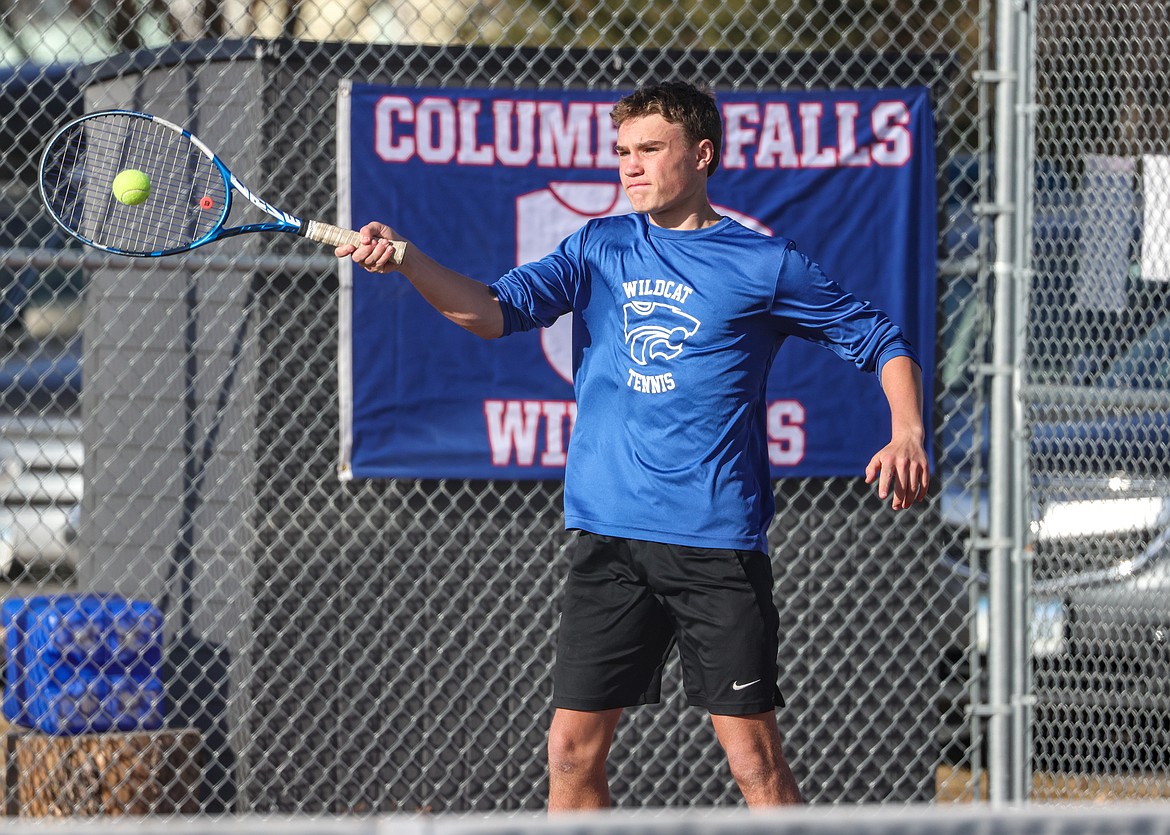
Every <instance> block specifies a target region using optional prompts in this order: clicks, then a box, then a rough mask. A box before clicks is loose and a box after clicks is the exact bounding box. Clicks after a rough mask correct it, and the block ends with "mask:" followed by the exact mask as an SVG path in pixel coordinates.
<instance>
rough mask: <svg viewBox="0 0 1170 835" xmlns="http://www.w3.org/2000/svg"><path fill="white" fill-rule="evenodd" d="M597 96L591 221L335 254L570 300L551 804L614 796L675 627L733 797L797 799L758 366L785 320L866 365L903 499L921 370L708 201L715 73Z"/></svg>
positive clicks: (517, 311)
mask: <svg viewBox="0 0 1170 835" xmlns="http://www.w3.org/2000/svg"><path fill="white" fill-rule="evenodd" d="M612 118H613V121H614V124H615V126H616V127H617V147H616V151H617V154H618V157H619V160H620V178H621V183H622V186H623V188H624V189H625V192H626V194H627V195H628V197H629V200H630V203H631V204H632V205H633V207H634V213H633V214H629V215H625V216H620V217H608V218H600V219H594V220H591V221H589V222H588V223H587V224H586V225H585V226H584V227H583V228H582V229H580V230H579V231H578V232H576V233H574V234H572V235H570V236H569V237H568V238H566V239H565V240H564V241H563V242H562V243H561V244H560V246H559V247H558V248H557V249H556V250H555V251H554V252H553V253H551V254H550V255H548V256H546V257H545V258H543V259H541V260H539V261H536V262H533V263H529V264H524V265H522V266H519V267H517V268H515V269H514V270H511V271H510V272H508V273H507V274H505V275H504V276H503V277H502V278H500V279H499V280H497V281H495V282H494V283H493V284H490V285H485V284H483V283H480V282H478V281H475V280H473V279H470V278H468V277H466V276H463V275H461V274H459V273H456V272H454V271H452V270H449V269H447V268H446V267H443V266H442V265H440V264H439V263H437V262H436V261H434V260H433V259H431V258H430V257H428V256H427V255H426V254H425V253H423V252H421V251H419V249H418V248H417V247H415V246H408V247H407V250H406V255H405V258H404V260H403V262H402V264H401V266H399V267H395V265H394V264H393V262H392V261H391V254H392V251H391V247H390V246H389V245H388V244H387V243H386V241H388V240H389V239H391V238H395V239H401V236H400V235H399V234H398V233H397V232H395V231H393V230H391V229H390V227H388V226H386V225H385V224H382V223H371V224H368V225H367V226H364V227H363V228H362V229H361V234H362V243H361V245H360V246H358V247H357V248H356V249H355V248H354V247H352V246H343V247H339V248H338V249H337V255H338V257H346V256H349V257H352V258H353V260H354V261H355V262H356V263H357V264H359V265H360V266H362V267H363V268H365V269H366V270H369V271H370V272H375V273H380V272H391V271H392V270H394V269H398V270H399V271H400V272H402V273H403V274H404V275H405V276H406V277H407V279H409V280H410V282H411V283H412V284H413V285H414V286H415V287H416V288H417V289H418V291H419V292H420V293H421V294H422V295H423V296H424V297H425V298H426V300H427V301H428V302H430V304H432V305H433V306H434V307H435V308H436V309H438V310H439V312H440V313H442V314H443V315H444V316H446V317H447V318H448V319H450V320H451V321H453V322H455V323H456V324H458V325H460V326H462V327H464V328H466V329H467V330H469V331H471V332H472V333H475V334H478V335H480V336H482V337H485V338H489V339H490V338H495V337H499V336H506V335H508V334H511V333H515V332H517V331H524V330H529V329H531V328H536V327H547V326H549V325H551V324H552V323H553V322H554V321H556V319H557V318H558V317H560V316H562V315H564V314H566V313H569V312H572V313H573V314H574V324H573V356H574V366H573V370H574V387H575V393H576V399H577V409H578V412H577V420H576V424H575V426H574V430H573V437H572V442H571V443H570V445H569V452H568V463H567V466H566V469H565V490H564V497H565V498H564V501H565V525H566V527H567V528H568V529H570V530H575V531H577V532H578V533H577V539H576V543H575V548H574V554H573V556H572V559H571V565H570V568H569V575H568V578H567V581H566V587H565V598H564V602H563V607H562V615H561V624H560V630H559V634H558V642H557V659H556V666H555V669H554V674H553V704H554V707H555V711H554V714H553V718H552V723H551V727H550V730H549V740H548V761H549V810H550V811H562V810H574V809H594V808H603V807H607V806H609V805H610V794H609V784H608V780H607V777H606V761H607V759H608V756H609V749H610V745H611V742H612V740H613V735H614V731H615V728H616V727H617V723H618V720H619V718H620V716H621V714H622V711H623V710H624V709H625V708H628V707H632V706H635V705H641V704H647V703H655V702H657V701H659V698H660V684H661V674H662V668H663V665H664V663H665V662H666V659H667V657H668V654H669V653H670V652H671V651H672V649H673V647H675V646H677V647H678V649H679V653H680V658H681V662H682V673H683V685H684V689H685V692H686V696H687V700H688V703H689V704H691V705H693V706H696V707H700V708H704V709H705V710H707V711H708V713H709V714H710V716H711V721H712V724H713V726H714V729H715V733H716V735H717V737H718V739H719V742H720V743H721V745H722V747H723V749H724V751H725V753H726V755H727V758H728V763H729V765H730V769H731V773H732V775H733V776H734V778H735V780H736V782H737V784H738V786H739V788H740V790H741V791H742V793H743V796H744V798H745V800H746V802H747V804H748V805H749V806H752V807H763V806H775V805H781V804H794V803H799V802H801V797H800V791H799V788H798V786H797V783H796V780H795V779H794V778H793V774H792V771H791V769H790V768H789V766H788V763H787V761H786V759H785V757H784V753H783V750H782V744H781V736H780V732H779V728H778V725H777V721H776V712H775V711H776V707H777V706H779V705H782V704H783V700H782V698H781V695H780V692H779V689H778V687H777V685H776V680H777V655H778V651H779V636H778V625H779V616H778V613H777V609H776V606H775V604H774V602H773V594H772V570H771V563H770V560H769V557H768V543H767V538H766V531H767V527H768V522H769V520H770V519H771V517H772V515H773V512H774V510H775V500H774V498H773V494H772V490H771V482H770V476H769V466H768V455H767V443H766V431H765V430H766V428H765V408H766V406H765V384H766V381H767V378H768V371H769V369H770V368H771V365H772V360H773V357H774V356H775V355H776V351H777V349H778V348H779V347H780V345H781V343H783V342H784V340H785V339H786V338H788V337H789V336H796V337H800V338H803V339H808V340H812V341H814V342H817V343H819V344H821V345H824V346H825V347H827V348H829V349H830V350H832V351H834V352H835V353H836V354H838V355H839V356H840V357H841V358H842V359H844V360H846V361H848V362H852V363H854V364H855V365H857V366H858V367H860V368H862V369H864V370H867V371H870V372H874V373H876V374H877V375H879V379H880V383H881V387H882V390H883V392H884V393H885V397H886V399H887V401H888V402H889V408H890V413H891V421H892V428H893V431H892V438H891V440H890V443H889V444H888V445H887V446H885V447H884V448H883V449H881V450H880V451H878V452H877V453H876V454H875V455H874V456H873V458H872V459H871V460H870V461H869V464H868V466H867V467H866V470H865V480H866V483H870V484H872V483H874V482H876V484H877V493H878V496H879V497H880V498H881V499H882V500H885V499H886V498H890V504H891V507H892V508H893V509H894V510H901V509H904V508H907V507H910V506H911V505H913V504H915V503H916V502H918V501H920V500H922V499H924V498H925V496H926V491H927V487H928V483H929V477H930V474H929V467H928V464H927V456H926V452H925V449H924V445H923V442H924V429H923V422H922V405H923V404H922V383H921V370H920V368H919V363H918V360H917V358H916V356H915V353H914V351H913V349H912V348H911V346H910V345H909V344H908V343H907V342H906V340H905V338H904V337H903V335H902V332H901V330H900V329H899V328H898V327H897V326H895V325H894V324H893V323H892V322H890V320H889V319H888V318H887V316H886V315H885V314H884V313H882V312H881V311H879V310H876V309H875V308H873V307H872V306H870V305H869V304H868V303H866V302H863V301H861V300H859V299H857V298H855V297H853V296H851V295H850V294H848V293H846V292H845V291H844V290H843V289H842V288H840V287H839V286H838V285H837V284H835V283H833V282H832V281H830V280H829V279H828V278H827V277H826V276H825V275H824V273H823V272H822V271H821V269H820V267H818V266H817V264H815V263H814V262H812V261H811V260H809V258H807V257H806V256H805V255H804V254H802V253H801V252H800V251H799V250H797V249H796V248H794V246H793V244H792V242H790V241H788V240H785V239H784V238H780V237H776V238H769V237H767V236H764V235H761V234H759V233H757V232H755V231H752V230H749V229H747V228H746V227H744V226H742V225H740V224H739V223H737V222H735V221H734V220H732V219H730V218H727V217H722V216H720V215H719V214H718V213H717V212H716V211H715V210H714V209H713V208H712V206H711V203H710V202H709V200H708V197H707V178H708V177H710V176H711V175H712V174H713V173H714V172H715V170H716V168H717V166H718V160H719V154H720V147H721V143H722V125H721V122H720V117H719V111H718V109H717V107H716V105H715V100H714V97H713V96H712V95H711V94H710V93H709V92H707V91H706V90H704V89H702V88H699V87H696V86H694V85H690V84H684V83H677V82H670V83H664V84H658V85H654V86H650V87H644V88H641V89H639V90H637V91H635V92H634V93H632V94H630V95H629V96H626V97H625V98H623V99H621V100H620V101H619V102H618V104H617V105H616V106H615V108H614V110H613V112H612ZM659 279H661V280H659Z"/></svg>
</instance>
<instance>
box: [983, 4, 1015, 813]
mask: <svg viewBox="0 0 1170 835" xmlns="http://www.w3.org/2000/svg"><path fill="white" fill-rule="evenodd" d="M1016 13H1017V8H1016V4H1015V2H1013V0H997V3H996V37H995V51H996V66H995V71H994V72H993V73H992V74H991V78H990V79H989V80H990V81H991V82H993V83H994V84H995V127H994V136H993V142H994V147H995V166H994V171H995V196H994V205H993V206H992V207H990V210H991V211H992V212H993V214H994V222H993V226H992V228H993V230H994V233H995V260H994V262H993V264H992V276H993V278H994V280H995V287H994V290H993V306H994V310H993V315H994V322H993V325H992V334H991V339H992V346H991V362H992V367H991V369H990V376H991V400H990V410H991V428H990V438H989V441H990V445H991V449H990V460H989V462H988V474H989V477H990V484H989V487H988V501H989V512H990V520H989V530H988V534H989V537H990V542H989V543H988V564H987V574H988V590H987V595H988V606H989V634H988V652H987V665H988V693H987V699H988V704H987V706H986V710H987V713H988V717H989V718H988V725H987V767H988V799H989V800H990V802H991V804H992V805H993V806H997V805H1003V804H1005V803H1007V802H1008V801H1009V800H1010V799H1011V783H1012V781H1011V771H1010V768H1011V745H1010V736H1011V723H1010V721H1009V720H1010V718H1011V707H1010V702H1011V670H1012V666H1011V652H1012V642H1011V635H1012V611H1011V586H1012V582H1011V565H1012V561H1011V558H1012V551H1013V539H1012V527H1013V523H1012V507H1013V493H1014V490H1013V488H1014V485H1013V477H1014V475H1015V472H1014V469H1013V459H1014V457H1015V456H1014V455H1013V448H1012V426H1013V422H1014V421H1013V418H1014V415H1013V405H1014V400H1015V397H1014V394H1015V392H1014V377H1015V361H1016V354H1015V336H1016V331H1015V318H1014V315H1013V310H1014V306H1015V301H1016V295H1015V287H1014V279H1015V272H1016V270H1015V266H1016V265H1015V264H1014V263H1013V259H1014V256H1015V251H1016V250H1015V217H1014V215H1015V213H1016V208H1017V207H1016V205H1015V202H1014V201H1015V198H1016V188H1015V182H1014V177H1015V175H1016V168H1015V165H1016V132H1015V128H1016V126H1015V122H1016V119H1015V116H1016V103H1017V102H1016V85H1017V82H1018V77H1017V74H1016V66H1015V62H1016V58H1017V54H1016Z"/></svg>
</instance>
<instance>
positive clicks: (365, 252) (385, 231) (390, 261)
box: [333, 221, 402, 273]
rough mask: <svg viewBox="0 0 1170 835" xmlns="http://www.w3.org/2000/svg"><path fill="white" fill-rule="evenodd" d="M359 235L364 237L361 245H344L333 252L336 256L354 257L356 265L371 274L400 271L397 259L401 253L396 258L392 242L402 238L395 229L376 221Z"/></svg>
mask: <svg viewBox="0 0 1170 835" xmlns="http://www.w3.org/2000/svg"><path fill="white" fill-rule="evenodd" d="M358 234H359V235H361V236H362V241H361V244H359V245H358V246H356V247H355V246H351V245H350V244H343V245H342V246H339V247H337V249H335V250H333V253H334V255H336V256H337V257H338V258H347V257H352V258H353V262H354V263H355V264H357V265H358V266H359V267H361V268H362V269H364V270H366V271H367V272H371V273H390V272H394V271H395V270H396V269H398V264H396V263H395V257H398V256H400V255H401V253H398V256H396V253H395V249H394V247H393V246H392V245H391V243H390V242H391V241H394V240H402V238H401V237H400V236H398V235H397V234H395V232H394V230H393V229H391V228H390V227H389V226H387V225H386V224H384V223H379V222H377V221H374V222H373V223H367V224H366V225H365V226H363V227H362V228H361V229H359V230H358Z"/></svg>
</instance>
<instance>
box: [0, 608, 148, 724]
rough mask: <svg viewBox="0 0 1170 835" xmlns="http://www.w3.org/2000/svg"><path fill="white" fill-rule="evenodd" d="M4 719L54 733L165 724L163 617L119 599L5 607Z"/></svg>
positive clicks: (0, 617) (0, 612) (1, 611)
mask: <svg viewBox="0 0 1170 835" xmlns="http://www.w3.org/2000/svg"><path fill="white" fill-rule="evenodd" d="M0 622H2V623H3V627H4V630H5V649H6V657H5V668H6V669H5V671H6V677H7V682H8V686H7V688H6V690H5V691H4V699H3V709H4V716H5V718H7V719H8V721H9V722H11V723H13V724H15V725H21V726H23V727H27V728H35V729H37V730H40V731H44V732H45V733H50V734H78V733H100V732H103V731H111V730H120V731H129V730H151V729H155V728H159V727H161V726H162V724H163V699H164V690H163V683H162V679H161V669H162V653H163V616H162V613H161V612H160V611H159V610H158V608H157V607H155V606H154V605H153V604H151V603H148V602H144V601H138V600H127V599H126V598H124V597H120V596H118V595H99V594H85V595H72V594H61V595H45V596H39V597H30V598H14V599H11V600H7V601H5V602H4V604H3V607H2V609H0Z"/></svg>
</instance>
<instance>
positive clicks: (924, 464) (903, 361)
mask: <svg viewBox="0 0 1170 835" xmlns="http://www.w3.org/2000/svg"><path fill="white" fill-rule="evenodd" d="M881 382H882V391H883V392H885V395H886V400H887V401H889V404H890V419H891V425H892V430H893V431H892V432H891V439H890V443H889V444H887V445H886V446H885V447H883V448H882V449H881V450H879V451H878V453H877V454H876V455H875V456H874V457H873V458H871V459H870V462H869V466H868V467H866V468H865V483H866V484H873V483H874V481H875V480H876V481H877V484H878V498H880V499H882V500H883V501H884V500H885V499H886V497H887V496H889V495H890V494H891V492H892V493H893V499H892V500H891V501H890V507H892V508H893V509H894V510H903V509H904V508H907V507H910V505H912V504H914V503H915V502H918V501H923V500H925V498H926V490H927V488H928V487H929V486H930V463H929V461H928V460H927V457H926V447H925V441H926V430H925V429H924V427H923V425H922V370H921V369H920V368H919V367H918V364H917V363H916V362H914V360H912V359H910V358H909V357H905V356H896V357H893V358H891V359H890V360H889V361H887V362H886V364H885V365H884V366H882V371H881Z"/></svg>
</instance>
